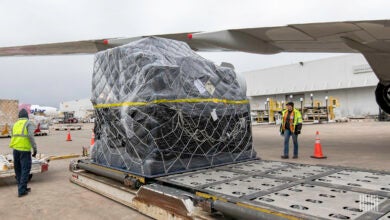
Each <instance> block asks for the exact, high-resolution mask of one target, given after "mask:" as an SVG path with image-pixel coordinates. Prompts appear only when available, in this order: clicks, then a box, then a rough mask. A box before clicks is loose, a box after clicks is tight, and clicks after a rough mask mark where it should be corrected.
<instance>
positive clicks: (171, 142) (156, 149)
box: [92, 37, 256, 177]
mask: <svg viewBox="0 0 390 220" xmlns="http://www.w3.org/2000/svg"><path fill="white" fill-rule="evenodd" d="M92 103H93V104H94V107H95V112H96V121H95V135H96V140H95V145H94V147H93V150H92V161H93V162H94V163H97V164H99V165H103V166H108V167H111V168H115V169H120V170H124V171H126V172H129V173H133V174H137V175H140V176H145V177H156V176H162V175H167V174H171V173H177V172H183V171H188V170H194V169H199V168H204V167H213V166H217V165H221V164H227V163H235V162H238V161H243V160H250V159H254V158H255V157H256V152H255V151H254V150H253V147H252V134H251V125H250V114H249V113H250V110H249V103H248V100H247V99H246V96H245V94H244V93H243V92H242V90H241V88H240V85H239V83H238V81H237V77H236V74H235V72H234V71H233V70H232V69H230V68H227V67H220V66H217V65H215V64H213V63H212V62H211V61H208V60H206V59H204V58H202V57H200V56H199V55H197V54H196V53H195V52H193V51H192V50H191V49H190V48H189V47H188V45H187V44H185V43H183V42H180V41H175V40H168V39H162V38H154V37H151V38H144V39H141V40H139V41H136V42H133V43H130V44H127V45H124V46H120V47H116V48H113V49H109V50H106V51H103V52H100V53H98V54H96V56H95V63H94V72H93V80H92Z"/></svg>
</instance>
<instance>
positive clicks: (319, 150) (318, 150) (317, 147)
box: [311, 131, 326, 159]
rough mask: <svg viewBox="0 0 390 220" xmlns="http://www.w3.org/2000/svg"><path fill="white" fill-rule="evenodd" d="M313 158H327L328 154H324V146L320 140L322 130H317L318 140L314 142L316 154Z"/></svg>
mask: <svg viewBox="0 0 390 220" xmlns="http://www.w3.org/2000/svg"><path fill="white" fill-rule="evenodd" d="M311 158H316V159H325V158H326V156H324V155H323V154H322V147H321V142H320V132H318V131H317V132H316V142H315V144H314V155H313V156H311Z"/></svg>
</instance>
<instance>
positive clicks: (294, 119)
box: [281, 108, 302, 132]
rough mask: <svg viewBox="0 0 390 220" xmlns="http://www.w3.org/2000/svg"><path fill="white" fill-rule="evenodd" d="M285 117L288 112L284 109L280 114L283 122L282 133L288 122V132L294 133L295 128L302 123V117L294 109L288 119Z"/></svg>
mask: <svg viewBox="0 0 390 220" xmlns="http://www.w3.org/2000/svg"><path fill="white" fill-rule="evenodd" d="M287 115H288V110H287V109H286V110H284V111H283V112H282V117H283V121H282V126H281V130H282V131H284V130H285V129H286V128H285V127H286V121H287V120H289V121H290V131H291V132H294V131H295V126H296V125H297V124H299V123H302V115H301V113H300V112H299V111H298V110H296V109H295V108H294V109H293V111H292V112H291V114H290V118H287Z"/></svg>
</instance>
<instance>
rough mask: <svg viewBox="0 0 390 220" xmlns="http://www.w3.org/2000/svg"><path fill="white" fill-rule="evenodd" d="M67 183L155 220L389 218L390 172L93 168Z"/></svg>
mask: <svg viewBox="0 0 390 220" xmlns="http://www.w3.org/2000/svg"><path fill="white" fill-rule="evenodd" d="M70 171H71V177H70V181H71V182H73V183H75V184H77V185H80V186H83V187H85V188H87V189H90V190H92V191H94V192H97V193H99V194H101V195H103V196H106V197H108V198H110V199H112V200H115V201H117V202H119V203H121V204H124V205H126V206H128V207H130V208H132V209H135V210H137V211H139V212H140V213H143V214H144V215H147V216H149V217H152V218H155V219H360V220H361V219H379V220H384V219H389V218H390V173H389V172H384V171H375V170H364V169H356V168H346V167H337V166H324V165H305V164H298V163H285V162H278V161H266V160H252V161H246V162H240V163H236V164H230V165H223V166H218V167H213V168H207V169H199V170H196V171H191V172H184V173H177V174H171V175H167V176H161V177H156V178H145V177H142V176H137V175H134V174H131V173H128V172H124V171H122V170H118V169H112V168H108V167H104V166H101V165H98V164H95V163H93V162H92V161H91V160H90V159H84V160H78V161H73V162H72V163H71V164H70Z"/></svg>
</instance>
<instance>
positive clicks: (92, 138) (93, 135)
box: [89, 131, 95, 147]
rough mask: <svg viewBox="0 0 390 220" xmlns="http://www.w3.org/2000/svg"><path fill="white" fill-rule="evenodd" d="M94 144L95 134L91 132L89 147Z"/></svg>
mask: <svg viewBox="0 0 390 220" xmlns="http://www.w3.org/2000/svg"><path fill="white" fill-rule="evenodd" d="M94 144H95V133H93V131H92V136H91V142H90V144H89V145H90V146H91V147H92V146H93V145H94Z"/></svg>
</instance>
